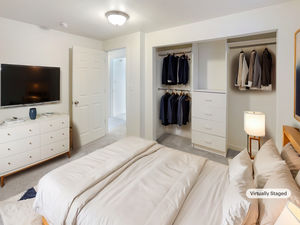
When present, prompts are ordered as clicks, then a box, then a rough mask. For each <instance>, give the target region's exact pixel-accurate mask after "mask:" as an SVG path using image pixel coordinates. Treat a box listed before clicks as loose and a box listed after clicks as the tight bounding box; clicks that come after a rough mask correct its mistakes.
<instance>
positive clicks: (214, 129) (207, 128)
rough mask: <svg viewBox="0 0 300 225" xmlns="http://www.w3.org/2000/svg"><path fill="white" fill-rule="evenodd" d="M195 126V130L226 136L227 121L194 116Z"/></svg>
mask: <svg viewBox="0 0 300 225" xmlns="http://www.w3.org/2000/svg"><path fill="white" fill-rule="evenodd" d="M192 125H193V127H192V129H193V130H195V131H199V132H203V133H207V134H212V135H216V136H220V137H225V136H226V123H222V122H216V121H210V120H204V119H199V118H193V124H192Z"/></svg>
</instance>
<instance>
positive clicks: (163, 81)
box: [161, 55, 170, 85]
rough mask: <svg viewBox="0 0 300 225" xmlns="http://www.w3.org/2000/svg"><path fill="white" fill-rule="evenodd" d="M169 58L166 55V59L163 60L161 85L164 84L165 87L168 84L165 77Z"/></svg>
mask: <svg viewBox="0 0 300 225" xmlns="http://www.w3.org/2000/svg"><path fill="white" fill-rule="evenodd" d="M169 57H170V55H168V56H167V57H165V58H164V59H163V69H162V76H161V77H162V82H161V83H162V84H165V85H167V84H168V81H167V80H168V79H167V77H168V63H169Z"/></svg>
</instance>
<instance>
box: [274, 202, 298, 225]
mask: <svg viewBox="0 0 300 225" xmlns="http://www.w3.org/2000/svg"><path fill="white" fill-rule="evenodd" d="M286 224H288V225H299V224H300V208H299V207H298V206H296V205H295V204H294V203H292V202H291V201H289V202H288V203H287V204H286V206H285V207H284V209H283V210H282V213H281V214H280V216H279V217H278V219H277V221H276V223H275V225H286Z"/></svg>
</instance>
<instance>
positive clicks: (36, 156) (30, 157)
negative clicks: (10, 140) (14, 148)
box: [0, 148, 40, 174]
mask: <svg viewBox="0 0 300 225" xmlns="http://www.w3.org/2000/svg"><path fill="white" fill-rule="evenodd" d="M39 160H40V148H37V149H34V150H30V151H27V152H23V153H20V154H18V155H14V156H10V157H7V158H4V159H0V174H2V173H7V172H9V171H12V170H15V169H18V168H20V167H23V166H26V165H29V164H32V163H35V162H37V161H39Z"/></svg>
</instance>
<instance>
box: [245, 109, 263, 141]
mask: <svg viewBox="0 0 300 225" xmlns="http://www.w3.org/2000/svg"><path fill="white" fill-rule="evenodd" d="M244 130H245V132H246V133H247V134H249V135H252V136H257V137H263V136H265V114H263V113H261V112H252V111H245V112H244Z"/></svg>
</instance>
